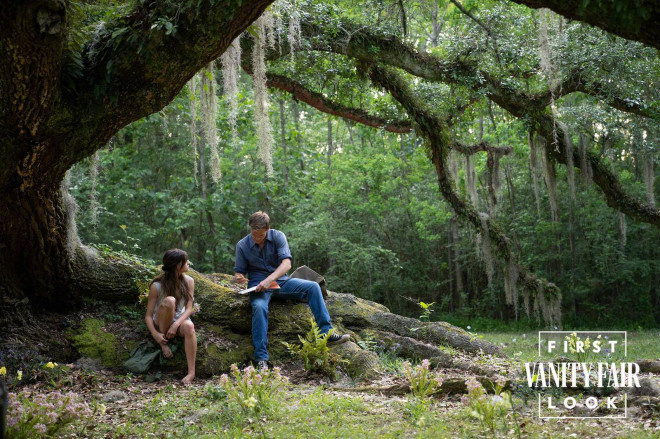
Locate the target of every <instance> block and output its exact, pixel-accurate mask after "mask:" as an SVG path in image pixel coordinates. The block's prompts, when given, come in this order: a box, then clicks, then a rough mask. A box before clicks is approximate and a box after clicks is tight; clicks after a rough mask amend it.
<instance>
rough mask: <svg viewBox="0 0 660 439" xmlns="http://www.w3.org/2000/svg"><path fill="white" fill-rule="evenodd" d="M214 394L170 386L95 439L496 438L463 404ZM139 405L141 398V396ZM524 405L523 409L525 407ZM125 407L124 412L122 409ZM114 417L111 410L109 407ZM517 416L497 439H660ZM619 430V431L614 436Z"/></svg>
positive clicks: (305, 394) (311, 390)
mask: <svg viewBox="0 0 660 439" xmlns="http://www.w3.org/2000/svg"><path fill="white" fill-rule="evenodd" d="M209 386H212V384H209V385H207V387H206V388H205V387H196V388H193V389H183V388H180V387H175V386H167V387H164V388H162V389H161V390H160V391H158V392H157V393H156V394H155V395H152V396H151V397H149V398H146V399H145V400H143V401H141V402H140V403H137V404H136V403H132V404H131V407H126V406H124V407H123V409H119V410H118V411H115V412H114V413H111V414H110V415H111V416H109V417H108V418H106V419H105V420H104V421H102V422H99V423H98V424H97V425H96V427H95V428H94V429H92V430H89V431H87V432H86V435H85V437H90V438H104V437H113V438H133V437H163V438H170V437H176V438H177V439H179V438H198V437H199V438H239V437H267V438H287V439H289V438H291V439H296V438H310V437H314V438H320V439H331V438H477V437H493V436H491V435H490V433H489V432H487V431H486V430H484V429H483V428H482V427H481V425H480V424H479V422H478V421H477V420H475V419H474V417H473V416H472V415H471V413H470V412H469V410H467V409H466V408H465V407H464V406H462V405H461V404H460V403H459V402H458V397H449V398H443V399H434V400H431V401H430V402H428V403H424V404H421V403H418V402H416V401H415V400H409V399H408V398H407V397H390V398H388V397H385V396H382V395H376V394H365V393H361V394H347V393H341V392H333V391H329V390H326V389H324V388H322V387H314V386H309V385H298V386H291V387H290V388H289V389H288V390H287V391H286V392H285V393H284V394H283V396H282V397H281V399H280V400H279V401H278V404H277V408H276V409H275V411H274V412H272V413H271V414H270V415H267V416H264V417H262V418H260V419H251V418H246V417H245V416H243V415H241V413H240V412H239V411H237V410H236V409H235V407H232V406H231V404H228V401H227V400H226V399H222V398H217V395H213V394H212V392H211V394H209V392H208V388H209ZM136 398H137V396H136ZM518 404H521V403H520V402H518ZM119 405H120V404H118V405H116V406H115V408H118V407H119ZM109 411H110V408H109ZM516 412H517V413H514V412H509V414H508V415H507V417H506V423H507V427H506V428H500V430H499V431H498V434H497V437H517V434H516V432H515V429H514V426H515V424H514V423H516V422H517V423H518V425H521V426H522V427H521V436H522V437H532V438H556V437H569V436H572V435H575V436H572V437H586V438H594V437H599V438H600V437H622V438H623V437H634V438H651V437H658V436H657V433H654V432H653V431H652V430H649V431H645V430H644V428H643V422H637V423H634V424H630V425H628V426H626V427H624V426H622V425H621V423H620V422H616V421H615V422H612V421H601V420H596V421H593V422H592V421H588V422H586V421H585V422H582V421H553V422H542V421H539V420H538V419H536V418H535V415H534V411H533V410H532V411H530V410H527V409H521V407H520V405H519V406H518V408H517V410H516ZM612 429H614V430H612Z"/></svg>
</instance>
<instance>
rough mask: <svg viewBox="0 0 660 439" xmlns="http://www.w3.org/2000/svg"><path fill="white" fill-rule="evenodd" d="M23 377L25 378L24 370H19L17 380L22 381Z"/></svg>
mask: <svg viewBox="0 0 660 439" xmlns="http://www.w3.org/2000/svg"><path fill="white" fill-rule="evenodd" d="M22 379H23V371H22V370H19V371H18V372H17V373H16V380H17V381H20V380H22Z"/></svg>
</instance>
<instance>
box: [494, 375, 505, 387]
mask: <svg viewBox="0 0 660 439" xmlns="http://www.w3.org/2000/svg"><path fill="white" fill-rule="evenodd" d="M495 384H497V385H498V386H500V387H504V385H505V384H506V378H504V377H503V376H502V375H500V376H498V377H497V379H496V380H495Z"/></svg>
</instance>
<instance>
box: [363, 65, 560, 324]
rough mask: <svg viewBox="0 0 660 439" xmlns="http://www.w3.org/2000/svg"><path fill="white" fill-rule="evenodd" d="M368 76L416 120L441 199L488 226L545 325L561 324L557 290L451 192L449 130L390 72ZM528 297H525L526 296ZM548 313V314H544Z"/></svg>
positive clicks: (378, 70)
mask: <svg viewBox="0 0 660 439" xmlns="http://www.w3.org/2000/svg"><path fill="white" fill-rule="evenodd" d="M365 69H366V70H368V73H369V76H370V78H371V80H372V81H373V82H374V84H376V85H378V86H380V87H382V88H384V89H386V90H387V91H388V92H389V93H390V94H391V95H392V97H394V98H395V99H396V100H397V101H399V103H401V105H402V106H403V107H404V108H405V109H406V111H407V112H408V114H410V115H411V117H412V118H413V119H414V120H415V122H416V123H417V125H418V126H419V128H420V131H421V132H422V133H423V134H424V136H425V137H426V138H427V139H428V145H429V148H430V153H431V154H430V156H431V161H432V162H433V164H434V166H435V169H436V173H437V175H438V186H439V188H440V192H441V194H442V196H443V197H444V198H445V200H447V202H448V203H449V204H450V205H451V206H452V208H453V209H454V211H455V212H456V213H457V214H458V215H460V216H461V217H463V218H465V219H467V220H468V221H469V222H471V223H472V225H473V226H474V227H476V228H477V229H479V230H481V229H482V225H483V223H484V222H485V223H486V224H487V225H488V235H489V237H490V239H491V240H492V241H493V242H494V243H495V244H496V249H497V250H498V252H499V254H500V255H501V256H502V257H503V258H504V259H505V260H506V261H508V262H509V264H510V266H509V270H511V269H512V267H511V265H513V266H515V270H516V272H517V276H516V281H517V282H518V283H520V284H521V285H522V286H523V287H524V288H526V289H527V293H526V294H530V295H532V296H533V297H534V298H535V299H536V300H537V301H538V302H539V303H541V308H544V318H545V319H546V323H548V324H551V323H553V322H558V321H559V320H560V318H561V317H560V315H559V309H560V308H559V304H560V303H561V294H560V291H559V288H558V287H557V286H556V285H555V284H553V283H551V282H548V281H547V280H545V279H543V278H540V277H537V276H536V275H534V274H533V273H530V272H529V271H528V270H527V269H526V268H525V267H523V266H522V265H519V264H516V263H514V262H513V260H514V259H515V256H514V251H513V245H512V243H511V240H510V239H509V238H507V237H506V236H505V235H504V233H503V232H502V231H501V230H500V229H499V227H498V226H497V225H496V224H495V223H493V222H492V221H491V220H490V218H487V216H484V215H485V214H479V213H478V212H477V211H476V210H475V209H474V207H472V206H471V205H470V204H469V203H467V202H466V201H465V200H463V199H461V198H460V197H459V196H458V194H457V193H456V192H455V191H454V185H453V184H452V182H451V180H450V177H449V173H448V172H447V163H446V161H445V160H446V156H447V153H448V150H449V148H450V147H451V141H450V140H449V134H448V129H447V128H448V127H447V126H446V124H445V122H444V121H442V120H441V119H440V118H438V117H437V116H435V115H433V113H432V112H431V111H430V110H428V109H427V108H425V106H424V104H422V103H421V102H420V101H419V100H418V99H416V98H415V96H414V95H413V93H412V91H411V90H410V89H409V88H408V85H407V84H406V83H405V81H403V80H402V79H401V77H400V76H399V75H398V74H397V72H396V71H394V70H393V69H388V68H384V67H381V66H378V65H376V64H370V65H365ZM486 147H487V145H485V144H483V145H478V146H477V148H486ZM527 297H528V296H527ZM546 309H550V310H551V312H545V310H546Z"/></svg>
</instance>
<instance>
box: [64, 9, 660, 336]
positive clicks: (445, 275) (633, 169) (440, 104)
mask: <svg viewBox="0 0 660 439" xmlns="http://www.w3.org/2000/svg"><path fill="white" fill-rule="evenodd" d="M504 3H505V2H501V1H479V2H476V1H465V2H462V3H457V2H450V1H446V2H445V1H439V2H428V3H427V2H420V3H416V2H406V4H405V7H404V4H403V2H401V3H400V5H401V7H400V8H399V3H391V4H390V3H383V4H379V5H380V6H375V5H372V6H373V7H374V8H375V9H373V10H371V9H370V10H369V11H366V10H365V9H364V8H362V7H361V6H360V2H354V3H353V2H344V3H342V5H341V7H342V14H343V17H344V18H350V19H351V20H353V22H355V23H360V22H367V21H368V22H369V26H370V29H372V30H373V31H374V32H383V33H391V34H395V35H398V36H399V37H400V38H401V39H402V40H403V41H405V42H406V43H407V44H409V45H410V46H412V47H415V48H416V49H418V50H419V51H428V52H429V53H432V54H436V55H438V56H442V57H444V58H446V59H461V58H468V57H469V58H470V59H472V60H475V59H476V60H477V62H478V64H479V66H480V68H483V69H485V70H488V71H490V72H493V74H498V75H500V76H502V77H505V78H509V79H508V80H510V81H511V82H512V85H511V87H512V88H513V87H514V86H515V87H523V88H526V89H527V90H528V91H529V90H532V91H533V90H534V89H540V88H541V87H542V86H545V87H547V86H548V83H550V84H551V85H552V82H553V81H557V82H561V81H562V80H564V79H566V78H567V77H569V76H570V75H571V74H574V72H575V71H579V74H580V75H581V78H582V80H583V82H585V83H588V84H589V85H590V86H591V90H597V93H595V94H596V95H597V96H596V97H595V96H594V93H592V94H591V95H590V94H587V93H581V92H575V93H560V92H558V93H557V98H556V100H555V99H554V94H553V99H552V105H551V106H552V114H553V117H554V119H555V120H556V123H557V124H558V125H561V127H562V131H563V132H565V133H567V134H566V136H568V138H567V139H565V141H566V142H567V143H570V144H573V145H574V146H575V148H580V149H581V150H583V151H592V152H594V153H596V154H597V155H598V156H599V157H600V158H601V159H602V160H603V162H604V163H605V164H606V165H607V166H608V167H609V168H610V169H611V170H613V171H615V172H616V174H617V175H618V176H619V179H620V180H621V183H622V184H623V186H624V188H625V190H626V191H627V193H629V194H631V195H633V196H636V197H637V198H639V199H642V200H645V201H647V202H648V203H649V204H650V205H654V203H655V195H654V194H657V193H658V192H659V191H660V187H659V186H660V179H659V178H657V177H656V176H655V175H656V174H657V171H656V170H655V169H656V168H657V161H658V157H659V154H658V141H659V138H660V126H659V125H660V123H659V122H658V120H659V116H658V112H659V109H660V106H659V105H658V102H660V100H659V99H660V87H658V85H659V82H660V80H659V78H660V62H659V61H658V53H657V50H656V49H652V48H649V47H645V46H643V45H642V44H639V43H635V42H630V41H626V40H623V39H621V38H618V37H613V36H611V35H608V34H606V33H604V32H603V31H601V30H599V29H596V28H592V27H590V26H588V25H585V24H583V23H579V22H573V21H569V20H566V19H565V18H562V17H560V16H558V15H555V14H553V13H550V12H549V11H541V12H539V11H536V10H532V9H529V8H527V7H524V6H518V5H514V4H512V3H506V5H504ZM287 5H288V6H289V7H290V8H291V11H294V12H293V13H291V14H298V15H299V17H298V19H299V20H301V21H302V22H303V23H305V22H309V21H314V20H319V21H323V23H322V24H323V25H324V26H325V28H328V27H332V26H336V32H337V33H338V34H339V33H341V32H344V31H345V29H343V28H342V26H341V23H339V22H338V21H336V22H335V21H333V20H335V19H336V17H335V16H334V15H333V14H332V13H329V12H328V11H330V12H331V10H332V8H329V7H327V6H323V8H324V9H323V11H322V12H323V13H319V12H318V11H316V9H315V8H319V7H321V6H319V4H315V3H312V2H309V3H308V2H305V1H299V2H296V3H295V4H294V3H291V4H287ZM458 5H460V8H462V9H464V11H461V10H460V9H459V7H458ZM505 6H506V7H505ZM466 11H467V12H468V13H467V14H466V13H465V12H466ZM275 12H276V13H275V17H276V18H277V17H278V16H277V11H275ZM291 16H293V15H291ZM287 19H288V21H291V19H290V18H287ZM284 25H285V26H287V23H286V22H285V24H284ZM281 33H282V34H286V33H287V29H283V30H281ZM248 39H249V37H244V38H243V40H248ZM298 43H299V44H300V48H299V49H298V50H297V51H296V52H295V53H294V54H292V55H291V56H289V55H288V54H286V55H285V56H283V57H281V58H279V59H273V60H269V61H268V69H269V71H271V72H277V73H280V74H287V75H289V76H295V78H296V80H297V81H298V82H299V83H300V84H303V85H304V86H305V87H307V88H308V89H311V90H314V91H315V92H316V93H319V94H321V95H323V96H324V97H325V98H328V99H332V100H333V101H334V102H341V103H343V104H345V105H350V106H353V107H356V108H361V109H366V110H368V111H369V112H371V113H373V114H378V115H380V117H382V118H384V119H385V120H391V121H397V120H401V119H405V112H404V111H403V109H402V108H401V107H400V106H399V104H397V103H395V101H394V100H393V99H392V98H391V97H390V96H389V95H388V94H386V93H383V92H380V91H377V90H375V89H374V88H372V87H371V86H370V85H369V84H368V82H367V81H366V80H365V78H363V77H361V76H360V75H359V74H357V73H356V69H355V65H354V63H353V62H352V61H350V60H348V59H347V58H344V57H341V56H338V55H337V54H335V53H332V52H322V51H312V50H306V49H309V47H311V46H310V45H311V44H312V43H310V39H304V38H303V39H302V40H299V42H298ZM244 44H245V42H244ZM274 47H275V49H274V50H275V51H276V47H277V43H275V46H274ZM280 50H281V48H280ZM544 51H546V52H547V53H545V54H544ZM225 70H226V69H225ZM223 74H226V73H225V72H223V68H222V65H221V63H220V62H217V63H215V64H214V65H212V66H211V67H210V68H209V69H208V70H205V71H203V72H202V73H200V74H198V75H197V77H196V81H193V82H191V83H190V84H189V85H188V86H187V87H185V88H184V89H183V90H182V91H181V93H180V94H179V95H178V96H177V98H176V99H175V100H174V101H173V102H172V103H171V104H170V105H168V106H167V107H166V108H165V109H164V110H162V111H161V112H160V113H157V114H153V115H151V116H148V117H146V118H144V119H142V120H140V121H137V122H135V123H133V124H131V125H129V126H128V127H126V128H124V129H123V130H121V131H120V132H119V133H118V134H117V135H116V136H114V138H113V139H112V140H111V142H110V143H109V144H108V145H107V147H106V148H104V149H102V150H100V151H98V152H97V153H96V154H95V155H94V156H93V157H91V158H90V159H89V160H86V161H83V162H80V163H78V164H77V165H75V166H74V167H73V168H72V170H71V173H70V182H69V185H70V192H71V194H72V195H73V196H74V198H75V199H76V201H77V204H78V206H79V209H78V212H77V217H76V221H77V227H78V233H79V235H80V237H81V239H82V241H83V242H84V243H86V244H93V245H94V246H95V247H96V248H98V249H99V250H100V251H102V252H104V251H105V252H109V251H121V252H125V253H128V254H135V255H138V256H139V257H141V258H145V259H148V260H152V261H156V262H157V261H159V260H160V257H161V256H162V254H163V252H164V251H165V250H166V249H168V248H172V247H180V248H183V249H185V250H186V251H188V254H189V256H190V259H191V261H192V263H193V268H195V269H196V270H198V271H201V272H204V273H213V272H223V273H232V272H233V262H234V246H235V244H236V242H237V241H238V240H239V239H240V238H241V237H243V236H244V235H245V234H246V233H247V218H248V216H249V214H250V213H252V212H254V211H256V210H265V211H267V212H268V213H269V214H270V216H271V218H272V227H274V228H277V229H279V230H282V231H283V232H285V233H286V234H287V236H288V239H289V244H290V246H291V249H292V252H293V255H294V258H295V260H294V267H295V266H298V265H302V264H305V265H308V266H310V267H311V268H313V269H315V270H317V271H319V272H321V273H323V274H324V275H325V277H326V278H327V280H328V284H329V287H330V289H332V290H334V291H339V292H350V293H353V294H355V295H357V296H360V297H364V298H367V299H370V300H375V301H378V302H380V303H383V304H385V305H386V306H388V307H390V308H391V309H392V310H393V311H394V312H397V313H402V314H406V315H412V316H417V315H419V314H421V310H420V308H419V306H418V305H417V302H419V301H424V302H426V303H430V302H435V306H434V309H435V311H434V313H433V314H432V316H431V318H432V319H434V320H439V319H443V320H448V321H450V322H453V323H458V324H468V322H472V324H473V325H474V324H475V322H478V323H477V324H478V325H479V326H480V328H482V329H484V330H485V329H487V328H489V327H495V326H497V325H498V322H503V323H504V322H506V324H507V325H508V326H509V327H515V326H516V325H518V326H519V327H527V326H536V325H541V324H542V322H540V321H537V320H536V319H535V318H534V317H532V318H531V320H530V319H529V318H528V317H526V315H525V312H524V310H523V308H524V306H525V305H524V303H522V301H521V302H520V303H518V304H517V305H516V306H511V305H510V304H507V303H506V300H505V295H504V294H502V290H503V289H504V282H505V279H504V277H505V276H506V270H505V267H504V265H505V264H503V263H501V262H499V261H498V260H497V259H496V260H495V261H494V265H493V267H494V271H493V273H492V279H491V281H490V282H489V276H491V273H489V266H490V264H491V263H490V262H489V259H492V258H496V256H495V255H494V254H490V253H489V251H488V249H487V247H485V246H484V245H483V236H482V235H483V234H482V233H481V230H478V229H476V228H474V227H473V226H472V225H471V224H468V223H467V222H465V221H464V220H461V219H460V217H459V216H457V215H456V214H455V213H454V211H453V210H452V208H451V206H450V205H449V204H448V203H447V202H445V201H444V200H443V198H442V196H441V195H440V193H439V191H438V176H437V175H436V172H435V169H434V167H433V163H431V161H430V160H429V158H428V157H427V149H426V147H425V145H424V141H423V138H422V137H421V136H419V135H418V134H416V132H415V131H414V130H413V131H412V132H403V133H392V132H388V131H386V130H384V129H375V128H372V127H368V126H365V125H362V124H359V123H355V122H352V121H350V120H346V119H344V118H341V117H338V116H333V115H328V114H325V113H322V112H320V111H318V110H316V109H314V108H312V107H310V106H308V105H307V104H305V103H304V102H301V101H298V100H296V99H294V98H293V97H292V96H291V94H289V93H284V92H281V91H278V90H274V89H270V90H269V101H270V108H269V112H268V117H269V120H270V126H271V130H272V140H273V144H272V162H269V160H265V161H264V159H263V154H261V153H260V148H259V144H260V141H261V140H260V138H259V136H257V130H256V129H255V122H254V119H255V115H254V112H255V97H254V93H255V92H254V90H253V79H252V77H251V76H250V75H248V74H247V73H245V71H242V72H241V74H240V76H239V77H238V89H237V90H236V91H235V92H236V93H237V100H236V101H234V102H235V103H236V104H237V109H238V111H237V113H236V122H235V124H234V123H233V122H232V121H230V119H231V117H230V115H231V106H232V104H234V102H232V99H234V98H230V97H229V94H228V93H227V90H225V89H224V88H225V87H226V85H225V84H226V81H225V80H224V79H225V78H223ZM408 79H409V80H410V83H411V84H413V85H414V88H415V91H416V92H417V93H418V94H419V95H420V96H423V97H424V98H425V100H426V103H427V104H428V105H429V106H430V107H431V108H433V109H435V110H437V111H438V112H440V113H445V114H446V113H447V112H449V113H451V115H452V117H453V121H452V125H451V132H452V135H453V136H454V137H455V138H457V139H460V141H463V142H465V143H466V144H477V143H479V142H482V141H485V142H488V144H490V145H496V146H500V147H503V146H509V147H512V148H513V152H512V153H509V154H503V155H501V156H498V157H496V158H495V159H496V160H495V163H490V166H489V160H491V159H492V157H490V154H486V153H485V152H479V153H476V154H472V155H464V154H460V153H457V152H455V151H452V152H451V153H450V157H449V160H450V163H451V167H452V172H453V173H454V175H455V177H456V183H457V185H456V189H457V191H458V192H459V193H460V194H461V195H462V196H463V197H464V198H467V199H469V200H470V201H471V202H472V203H473V205H474V206H475V207H476V208H477V209H478V210H479V211H482V212H488V213H489V214H490V218H491V220H493V221H494V222H495V223H496V224H498V225H499V226H500V227H501V229H502V230H504V231H506V233H507V235H508V236H509V237H510V238H511V239H512V242H513V246H514V248H515V249H516V251H517V252H518V253H519V254H520V256H521V260H520V262H521V264H523V265H525V266H527V267H528V268H529V269H530V270H531V271H533V272H534V273H536V274H537V275H539V276H542V277H544V278H546V279H548V280H549V281H551V282H554V283H555V284H556V285H557V286H558V287H559V288H560V289H561V291H562V320H563V323H564V326H565V327H570V328H585V327H591V328H593V327H598V328H601V329H604V328H613V327H617V328H625V327H632V328H637V327H653V326H657V325H658V323H660V289H659V288H660V287H658V285H660V247H659V246H658V243H660V230H658V228H657V227H654V226H653V225H651V224H648V223H642V222H638V221H635V220H632V219H630V218H628V217H626V216H625V215H624V214H622V213H620V212H618V211H616V210H613V209H612V208H610V207H608V205H607V204H606V203H605V202H604V200H603V196H602V194H601V192H600V191H599V190H598V189H597V188H595V187H594V185H593V183H591V182H590V180H589V176H588V175H586V173H585V172H579V171H578V170H577V169H576V170H574V171H573V169H572V168H570V169H571V171H570V172H569V170H568V169H569V168H567V167H566V166H563V165H562V166H559V165H557V166H555V163H553V162H551V161H550V160H549V159H546V158H545V157H544V154H542V153H540V152H538V151H537V146H536V143H538V141H539V140H538V139H537V138H536V137H535V136H534V135H533V134H532V135H531V136H530V122H529V121H526V120H524V119H520V118H517V117H514V116H513V115H511V114H510V113H508V112H507V111H506V110H503V109H502V108H500V107H498V106H497V105H495V104H494V103H492V102H491V101H490V100H487V99H484V98H483V96H479V95H478V93H477V94H475V93H471V92H467V91H466V88H465V87H460V86H449V85H446V84H442V83H434V82H430V81H424V80H420V79H419V78H412V76H411V77H409V78H408ZM551 88H553V87H551ZM209 93H210V94H212V95H213V96H215V97H217V99H218V102H217V112H216V111H214V107H215V106H216V104H215V103H214V104H212V105H205V99H208V98H209ZM621 96H625V97H626V98H625V99H627V100H628V101H626V102H628V104H629V106H630V107H631V108H635V109H639V110H638V111H634V112H628V111H620V110H618V109H615V108H614V106H612V105H607V104H606V103H607V102H611V101H613V100H616V99H619V98H620V97H621ZM209 115H211V117H212V119H213V122H214V126H215V127H216V128H217V136H218V139H217V141H218V145H217V149H215V146H214V145H213V143H214V141H209V138H208V136H207V135H206V134H205V124H206V123H207V122H206V121H205V119H208V117H209ZM233 129H235V130H236V133H235V134H233V133H232V130H233ZM562 135H563V134H562ZM550 147H551V146H550ZM216 152H217V153H218V154H219V163H215V164H214V163H213V157H214V154H215V153H216ZM537 152H538V153H537ZM264 162H266V163H264ZM271 163H272V170H273V172H272V173H269V172H267V170H268V168H269V166H270V165H271ZM654 165H655V166H654ZM212 174H213V175H212Z"/></svg>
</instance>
